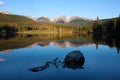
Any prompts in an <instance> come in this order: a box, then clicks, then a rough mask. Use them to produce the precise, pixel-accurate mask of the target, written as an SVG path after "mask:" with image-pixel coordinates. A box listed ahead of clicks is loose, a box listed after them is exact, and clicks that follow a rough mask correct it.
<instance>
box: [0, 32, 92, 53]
mask: <svg viewBox="0 0 120 80" xmlns="http://www.w3.org/2000/svg"><path fill="white" fill-rule="evenodd" d="M91 37H92V36H89V35H79V34H73V35H67V34H64V35H62V36H61V35H59V34H40V35H29V34H19V35H18V34H17V35H14V36H13V35H12V36H11V37H10V36H9V37H8V36H7V37H5V36H4V37H1V38H0V45H2V46H0V51H4V52H8V51H10V50H12V49H17V48H25V47H32V46H42V47H47V46H49V45H57V46H59V47H61V48H64V47H67V46H68V45H69V46H72V47H78V46H80V45H88V44H90V45H91V44H92V39H91Z"/></svg>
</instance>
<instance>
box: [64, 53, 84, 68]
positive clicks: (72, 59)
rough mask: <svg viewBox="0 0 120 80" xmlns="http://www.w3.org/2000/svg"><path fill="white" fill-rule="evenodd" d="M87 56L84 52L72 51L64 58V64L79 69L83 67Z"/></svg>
mask: <svg viewBox="0 0 120 80" xmlns="http://www.w3.org/2000/svg"><path fill="white" fill-rule="evenodd" d="M84 62H85V58H84V55H83V53H82V52H80V51H72V52H70V53H68V54H67V55H66V57H65V59H64V62H63V63H64V66H65V67H67V68H72V69H78V68H82V66H83V64H84Z"/></svg>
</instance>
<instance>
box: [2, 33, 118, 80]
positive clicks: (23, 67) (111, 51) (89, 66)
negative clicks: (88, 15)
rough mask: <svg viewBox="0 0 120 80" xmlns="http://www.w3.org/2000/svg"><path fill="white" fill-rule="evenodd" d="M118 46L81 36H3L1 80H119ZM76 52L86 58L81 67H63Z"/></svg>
mask: <svg viewBox="0 0 120 80" xmlns="http://www.w3.org/2000/svg"><path fill="white" fill-rule="evenodd" d="M111 40H112V41H111ZM111 43H112V44H111ZM119 43H120V40H119V39H114V40H113V38H110V39H109V41H108V40H98V39H96V38H94V37H92V35H80V34H77V35H76V34H75V35H61V34H43V35H22V34H21V35H12V36H6V37H5V36H1V37H0V80H120V76H119V73H120V69H119V68H120V54H119V50H120V45H119ZM73 51H80V52H81V54H82V56H83V57H84V62H83V64H82V65H81V66H80V67H78V66H77V67H76V65H79V64H81V63H77V64H76V65H75V64H74V63H73V64H74V66H70V67H69V66H65V65H64V64H63V62H64V61H65V58H66V57H67V56H68V55H69V54H70V53H71V52H73Z"/></svg>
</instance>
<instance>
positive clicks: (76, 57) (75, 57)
mask: <svg viewBox="0 0 120 80" xmlns="http://www.w3.org/2000/svg"><path fill="white" fill-rule="evenodd" d="M84 62H85V58H84V55H83V53H82V52H80V51H72V52H70V53H68V54H67V55H66V57H65V59H64V61H63V62H61V61H60V60H59V59H58V58H55V59H54V60H53V61H47V62H46V63H45V64H44V65H43V66H40V67H34V68H31V69H29V70H30V71H32V72H38V71H43V70H45V69H47V68H49V67H50V65H51V64H52V65H54V66H55V67H56V68H58V67H59V66H62V67H63V68H70V69H84V68H83V67H82V66H83V65H84Z"/></svg>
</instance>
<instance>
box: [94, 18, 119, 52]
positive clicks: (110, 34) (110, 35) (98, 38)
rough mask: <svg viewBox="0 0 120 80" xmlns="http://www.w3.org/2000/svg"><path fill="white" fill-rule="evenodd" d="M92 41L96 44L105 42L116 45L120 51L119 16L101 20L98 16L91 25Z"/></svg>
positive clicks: (112, 45)
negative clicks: (104, 20)
mask: <svg viewBox="0 0 120 80" xmlns="http://www.w3.org/2000/svg"><path fill="white" fill-rule="evenodd" d="M93 32H94V34H93V41H94V42H95V43H96V45H97V46H98V44H106V45H109V46H110V47H111V48H112V47H117V50H118V52H119V51H120V46H119V45H120V35H119V34H120V17H118V18H113V19H110V20H108V21H106V22H101V21H100V20H99V18H97V21H96V22H95V23H94V25H93Z"/></svg>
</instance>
